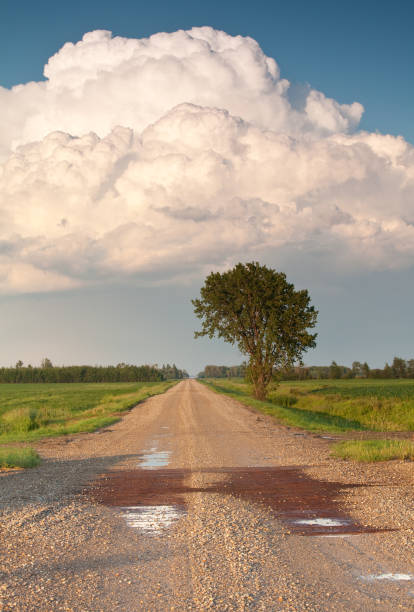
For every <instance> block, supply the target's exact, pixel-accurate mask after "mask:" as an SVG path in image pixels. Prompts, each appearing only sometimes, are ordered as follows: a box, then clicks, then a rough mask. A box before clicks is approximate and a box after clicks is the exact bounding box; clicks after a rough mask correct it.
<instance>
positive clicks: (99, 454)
mask: <svg viewBox="0 0 414 612" xmlns="http://www.w3.org/2000/svg"><path fill="white" fill-rule="evenodd" d="M36 448H37V450H38V452H39V453H40V454H41V456H42V457H43V459H44V461H43V463H42V465H40V466H39V467H36V468H33V469H32V470H28V471H9V472H2V473H1V476H0V488H1V513H2V517H1V529H2V534H1V542H2V549H3V550H2V552H1V572H2V573H1V581H2V584H1V586H0V596H1V598H2V606H3V607H2V610H4V611H8V610H22V611H23V610H24V611H28V610H33V611H34V610H45V611H46V610H74V611H75V610H76V611H78V610H85V611H86V610H91V611H92V610H93V611H95V610H104V611H105V612H106V611H108V612H109V611H112V610H125V611H128V612H129V611H135V610H145V611H147V610H203V611H204V610H220V611H222V610H263V611H269V610H275V611H278V610H280V611H281V610H297V611H300V612H302V611H303V610H313V611H325V610H332V611H333V610H335V611H359V610H361V611H362V610H366V611H372V610H379V611H384V612H385V611H389V610H391V609H396V610H412V609H413V607H414V561H413V552H412V551H413V535H414V532H413V493H412V491H413V489H412V485H413V480H414V475H413V469H412V463H410V462H403V461H393V462H388V463H386V464H368V465H359V464H355V463H351V462H344V461H342V460H339V459H333V458H332V457H330V450H329V439H326V438H324V437H323V436H320V435H316V434H313V433H308V432H303V431H299V430H296V429H294V428H288V427H284V426H280V425H277V424H276V423H275V422H274V421H273V420H272V419H271V418H270V417H266V416H262V415H258V414H257V413H256V412H254V411H253V410H249V409H248V408H246V407H244V406H242V405H240V404H239V403H238V402H236V401H235V400H233V399H230V398H228V397H224V396H220V395H218V394H216V393H214V392H213V391H211V390H209V389H208V388H206V387H205V386H203V385H201V384H200V383H198V382H196V381H192V380H190V381H184V382H181V383H179V384H178V385H177V386H175V387H173V388H172V389H170V390H169V391H167V392H166V393H165V394H164V395H160V396H156V397H153V398H150V399H149V400H147V401H146V402H144V403H143V404H140V405H139V406H137V407H136V408H134V409H133V410H131V411H130V412H129V413H128V414H127V415H126V416H125V417H124V418H123V419H122V421H120V422H119V423H116V424H115V425H112V426H111V427H109V428H107V429H105V430H103V431H101V432H96V433H94V434H79V435H76V436H71V437H65V438H56V439H49V440H44V441H41V442H39V443H38V444H37V445H36Z"/></svg>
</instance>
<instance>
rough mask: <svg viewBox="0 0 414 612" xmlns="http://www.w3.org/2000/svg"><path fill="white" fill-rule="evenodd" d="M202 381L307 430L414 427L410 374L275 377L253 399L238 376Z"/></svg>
mask: <svg viewBox="0 0 414 612" xmlns="http://www.w3.org/2000/svg"><path fill="white" fill-rule="evenodd" d="M208 384H210V385H211V386H212V388H214V389H216V390H217V391H220V392H224V393H227V394H229V395H231V396H232V397H234V398H235V399H238V400H239V401H241V402H243V403H245V404H248V405H250V406H254V407H256V408H258V409H260V410H262V411H263V412H266V413H268V414H272V415H273V416H275V417H277V418H278V419H279V420H280V421H282V422H284V423H286V424H288V425H293V426H296V427H303V428H304V429H309V430H313V431H331V432H335V431H337V432H340V431H348V430H374V431H414V380H409V379H401V380H370V379H351V380H312V381H292V382H281V383H280V384H279V386H277V387H276V388H274V389H271V390H270V392H269V396H268V401H266V402H258V400H255V399H254V398H253V397H252V395H251V388H250V386H249V385H248V384H246V383H245V382H244V381H243V380H241V379H238V380H236V379H230V380H226V379H215V380H212V381H210V382H209V383H208Z"/></svg>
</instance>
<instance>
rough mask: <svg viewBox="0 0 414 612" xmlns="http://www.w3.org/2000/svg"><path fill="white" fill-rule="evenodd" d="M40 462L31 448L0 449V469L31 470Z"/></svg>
mask: <svg viewBox="0 0 414 612" xmlns="http://www.w3.org/2000/svg"><path fill="white" fill-rule="evenodd" d="M40 461H41V460H40V457H39V455H38V454H37V453H36V451H35V450H33V449H32V448H0V468H14V467H21V468H31V467H35V466H36V465H39V463H40Z"/></svg>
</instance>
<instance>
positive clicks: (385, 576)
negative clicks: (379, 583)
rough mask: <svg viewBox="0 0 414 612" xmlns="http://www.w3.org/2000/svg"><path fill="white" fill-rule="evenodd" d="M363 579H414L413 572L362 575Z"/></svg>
mask: <svg viewBox="0 0 414 612" xmlns="http://www.w3.org/2000/svg"><path fill="white" fill-rule="evenodd" d="M360 578H361V580H366V581H368V582H373V581H374V580H391V581H393V582H400V581H402V582H405V581H408V580H414V576H413V575H412V574H377V575H375V574H371V575H369V576H360Z"/></svg>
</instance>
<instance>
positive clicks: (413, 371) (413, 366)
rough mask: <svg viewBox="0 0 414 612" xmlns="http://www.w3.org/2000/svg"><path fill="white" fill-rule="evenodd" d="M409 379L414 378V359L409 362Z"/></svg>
mask: <svg viewBox="0 0 414 612" xmlns="http://www.w3.org/2000/svg"><path fill="white" fill-rule="evenodd" d="M407 378H414V359H408V361H407Z"/></svg>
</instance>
